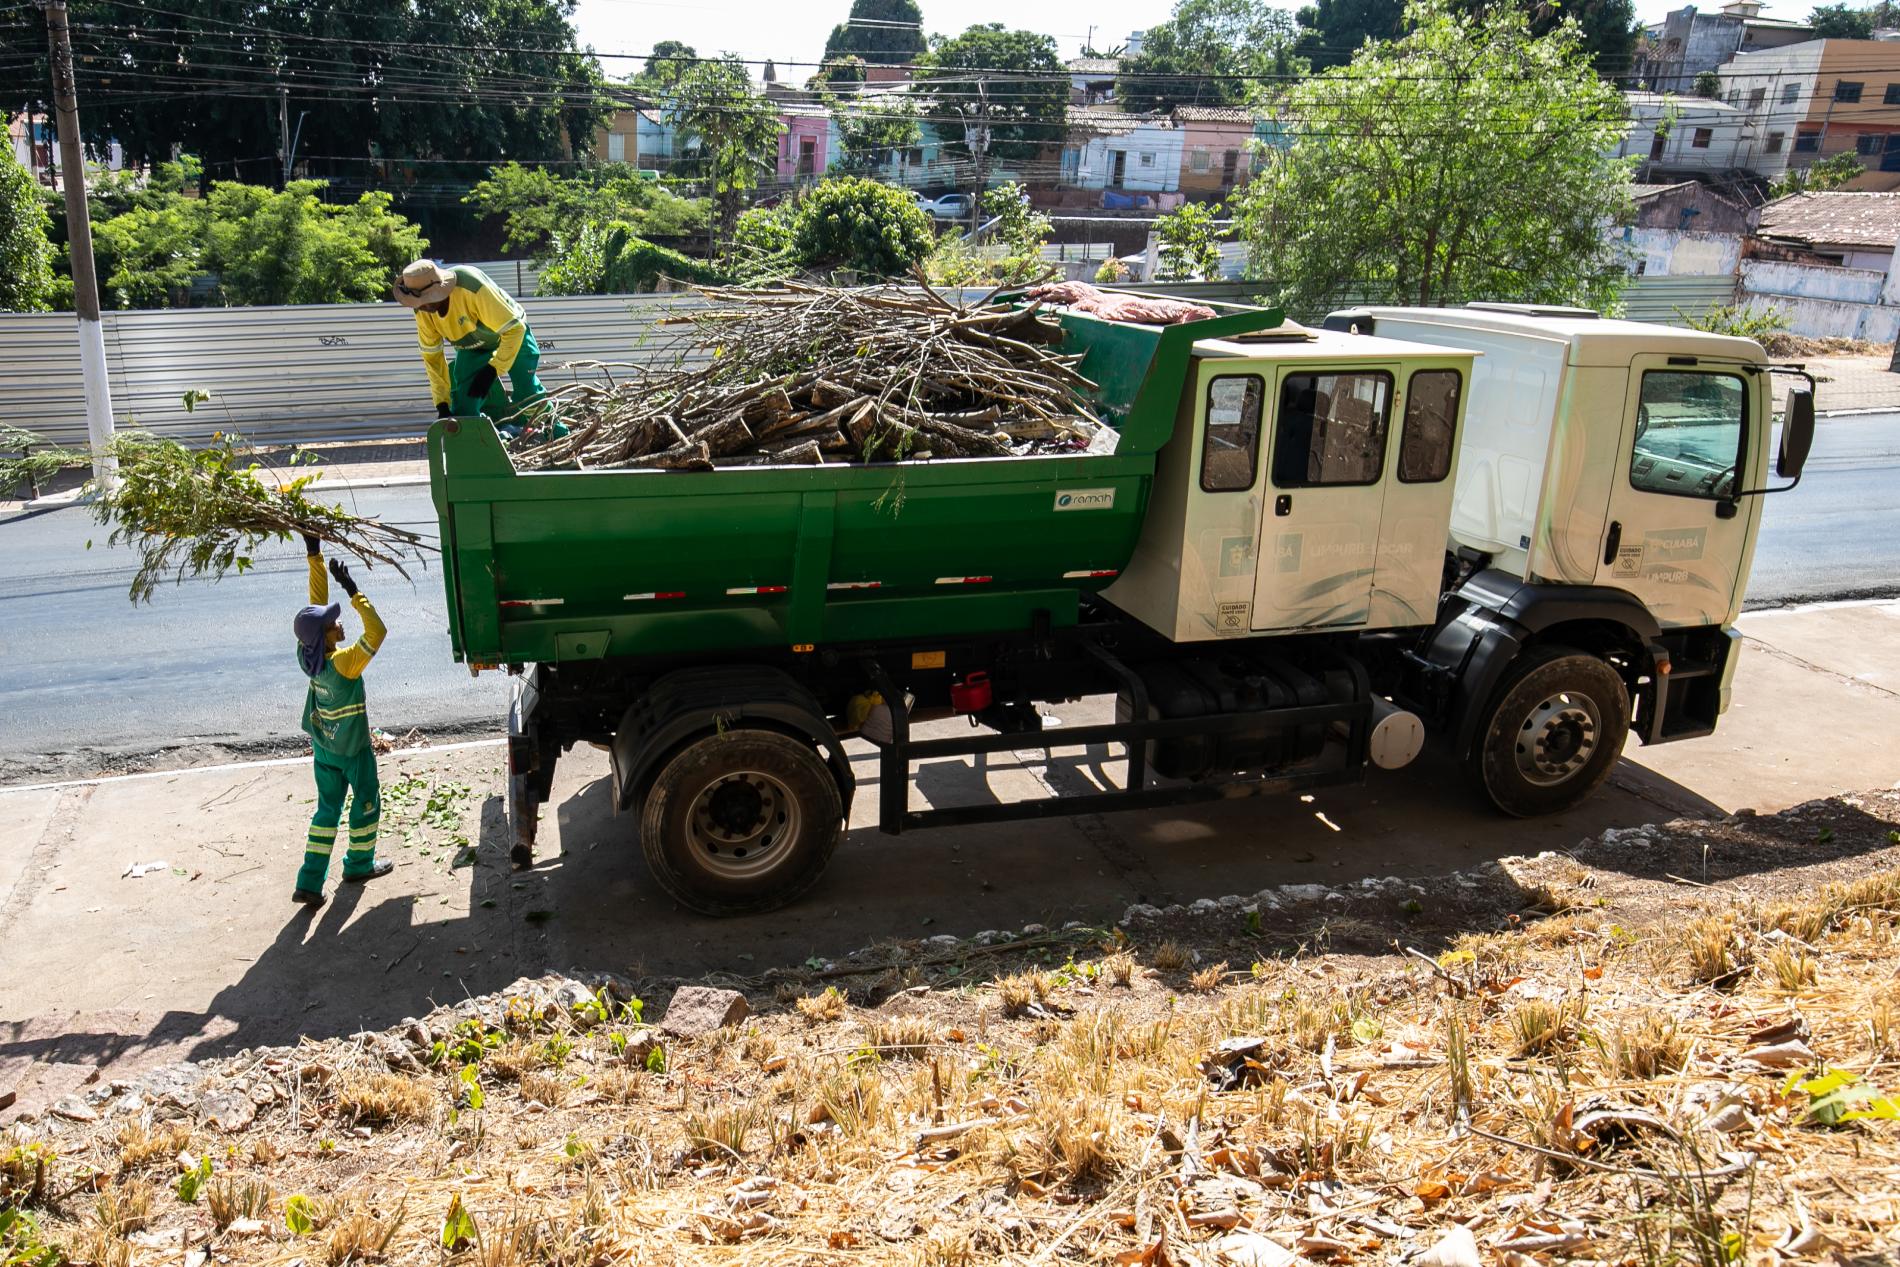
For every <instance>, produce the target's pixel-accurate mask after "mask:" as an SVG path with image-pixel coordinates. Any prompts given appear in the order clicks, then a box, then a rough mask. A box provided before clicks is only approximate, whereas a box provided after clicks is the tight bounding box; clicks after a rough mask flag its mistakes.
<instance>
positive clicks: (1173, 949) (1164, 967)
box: [1154, 940, 1194, 972]
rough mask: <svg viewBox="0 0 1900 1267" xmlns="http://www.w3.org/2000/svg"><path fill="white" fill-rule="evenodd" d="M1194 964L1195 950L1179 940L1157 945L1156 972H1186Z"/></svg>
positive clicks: (1155, 955) (1155, 954)
mask: <svg viewBox="0 0 1900 1267" xmlns="http://www.w3.org/2000/svg"><path fill="white" fill-rule="evenodd" d="M1193 966H1194V952H1193V951H1192V950H1189V949H1188V948H1187V947H1186V946H1183V945H1182V944H1181V943H1180V942H1178V941H1173V940H1169V941H1164V942H1162V943H1161V944H1160V945H1159V946H1156V947H1155V953H1154V968H1155V971H1156V972H1186V971H1187V970H1188V969H1189V968H1192V967H1193Z"/></svg>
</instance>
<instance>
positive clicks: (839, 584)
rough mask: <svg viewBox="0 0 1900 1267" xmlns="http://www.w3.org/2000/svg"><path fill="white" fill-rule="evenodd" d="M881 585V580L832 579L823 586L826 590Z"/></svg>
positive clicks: (866, 588) (856, 588) (854, 588)
mask: <svg viewBox="0 0 1900 1267" xmlns="http://www.w3.org/2000/svg"><path fill="white" fill-rule="evenodd" d="M883 587H884V582H882V581H833V582H832V583H831V584H829V585H827V586H825V588H826V589H828V590H874V589H882V588H883Z"/></svg>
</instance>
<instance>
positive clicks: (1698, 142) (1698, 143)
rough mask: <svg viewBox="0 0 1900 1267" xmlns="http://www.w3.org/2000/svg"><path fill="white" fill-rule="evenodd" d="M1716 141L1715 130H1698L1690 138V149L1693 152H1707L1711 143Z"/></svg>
mask: <svg viewBox="0 0 1900 1267" xmlns="http://www.w3.org/2000/svg"><path fill="white" fill-rule="evenodd" d="M1714 139H1715V129H1714V128H1697V129H1696V130H1695V132H1694V133H1693V134H1692V135H1691V136H1690V137H1689V148H1690V149H1692V150H1706V149H1708V148H1709V142H1710V141H1713V140H1714Z"/></svg>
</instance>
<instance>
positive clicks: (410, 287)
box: [390, 260, 455, 308]
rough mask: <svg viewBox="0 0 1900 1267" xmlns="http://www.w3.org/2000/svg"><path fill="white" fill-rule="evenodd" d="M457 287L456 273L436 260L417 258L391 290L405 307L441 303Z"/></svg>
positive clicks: (404, 270) (398, 301)
mask: <svg viewBox="0 0 1900 1267" xmlns="http://www.w3.org/2000/svg"><path fill="white" fill-rule="evenodd" d="M454 289H455V274H454V273H452V272H450V271H449V270H448V269H446V268H443V267H442V266H441V265H440V264H438V263H436V262H435V261H434V260H417V261H416V262H415V263H413V264H410V265H408V266H407V267H406V268H404V269H403V270H402V276H401V277H398V278H397V279H396V285H395V288H394V289H393V290H391V291H390V293H391V294H392V295H394V296H395V297H396V302H397V303H399V304H401V305H402V306H403V307H405V308H421V307H423V306H425V305H427V304H439V303H441V302H442V301H443V300H444V299H447V298H448V297H449V292H450V291H452V290H454Z"/></svg>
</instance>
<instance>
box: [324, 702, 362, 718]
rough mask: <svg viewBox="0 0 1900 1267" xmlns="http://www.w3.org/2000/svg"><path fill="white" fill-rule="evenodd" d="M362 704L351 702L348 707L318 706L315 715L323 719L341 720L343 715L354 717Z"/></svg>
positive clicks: (360, 711) (359, 711) (360, 709)
mask: <svg viewBox="0 0 1900 1267" xmlns="http://www.w3.org/2000/svg"><path fill="white" fill-rule="evenodd" d="M364 707H365V706H364V705H362V704H351V705H350V706H349V707H348V708H319V709H318V710H317V716H318V717H320V718H322V719H323V720H324V721H341V720H342V719H343V718H345V717H355V716H357V715H359V714H360V713H362V711H363V709H364Z"/></svg>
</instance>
